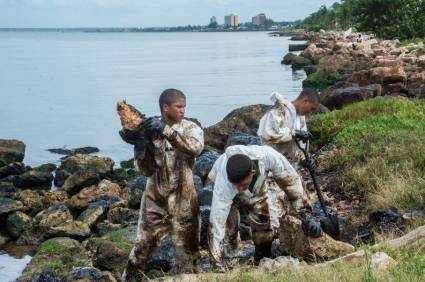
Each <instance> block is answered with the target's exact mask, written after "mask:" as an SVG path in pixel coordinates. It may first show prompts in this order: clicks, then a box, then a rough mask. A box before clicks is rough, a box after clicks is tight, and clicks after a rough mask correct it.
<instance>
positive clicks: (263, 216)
mask: <svg viewBox="0 0 425 282" xmlns="http://www.w3.org/2000/svg"><path fill="white" fill-rule="evenodd" d="M269 173H271V174H272V176H273V178H274V180H275V182H276V183H277V185H278V186H279V187H280V188H281V189H282V190H283V191H284V192H285V194H286V196H287V198H288V200H289V206H288V207H287V214H288V215H292V216H295V217H297V218H300V219H301V220H303V222H304V225H305V226H306V232H310V233H309V234H310V235H312V236H320V235H321V234H322V230H321V227H320V224H317V222H316V221H311V220H306V211H307V210H308V207H305V206H304V203H303V198H302V194H303V188H302V184H301V179H300V176H299V175H298V174H297V172H296V171H295V169H294V168H293V167H292V166H291V165H290V163H289V162H288V160H287V159H286V158H285V157H284V156H283V155H281V154H279V153H278V152H277V151H276V150H274V149H273V148H271V147H269V146H256V145H252V146H243V145H235V146H230V147H228V148H227V149H226V151H225V153H224V154H223V155H221V156H220V157H219V158H218V159H217V161H216V163H215V164H214V167H213V169H212V171H211V173H210V175H209V178H210V179H211V180H212V181H214V192H213V200H212V205H211V214H210V225H209V250H210V256H211V259H212V262H213V264H214V265H215V267H216V270H218V271H223V270H224V267H225V266H226V263H225V261H224V253H225V250H224V242H223V239H224V238H225V235H228V234H227V233H228V231H227V230H226V221H228V216H229V212H230V210H231V208H232V205H233V204H234V202H236V201H237V202H239V203H240V204H241V206H242V207H243V208H246V209H247V210H248V211H249V221H250V225H251V231H252V240H253V241H254V245H255V254H254V259H255V261H256V262H259V261H260V260H261V259H262V258H263V257H270V256H271V246H272V241H273V239H274V238H275V235H276V233H275V232H274V230H273V229H274V228H273V226H272V222H276V220H277V221H279V219H278V218H277V219H273V218H271V216H272V217H273V216H277V217H281V216H282V215H273V213H272V210H273V207H274V205H276V204H277V203H276V201H275V200H270V199H271V198H269V196H268V184H267V183H268V182H267V181H266V180H267V177H268V174H269ZM274 210H276V209H274ZM227 224H228V223H227ZM233 229H235V228H233ZM236 230H237V229H236ZM233 244H235V242H233ZM236 247H237V246H236Z"/></svg>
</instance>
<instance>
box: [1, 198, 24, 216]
mask: <svg viewBox="0 0 425 282" xmlns="http://www.w3.org/2000/svg"><path fill="white" fill-rule="evenodd" d="M23 209H24V205H23V204H22V202H20V201H15V200H12V199H9V198H0V215H2V214H7V213H12V212H15V211H21V210H23Z"/></svg>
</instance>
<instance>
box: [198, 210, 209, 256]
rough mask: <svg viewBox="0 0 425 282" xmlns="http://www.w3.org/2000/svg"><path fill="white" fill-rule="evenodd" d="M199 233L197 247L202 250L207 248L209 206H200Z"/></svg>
mask: <svg viewBox="0 0 425 282" xmlns="http://www.w3.org/2000/svg"><path fill="white" fill-rule="evenodd" d="M200 211H201V233H200V237H199V245H200V246H201V247H203V248H206V247H208V225H209V223H210V213H211V207H210V206H201V207H200Z"/></svg>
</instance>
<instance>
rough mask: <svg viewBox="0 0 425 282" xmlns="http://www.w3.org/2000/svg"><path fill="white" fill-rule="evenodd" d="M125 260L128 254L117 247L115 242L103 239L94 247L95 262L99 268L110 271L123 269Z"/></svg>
mask: <svg viewBox="0 0 425 282" xmlns="http://www.w3.org/2000/svg"><path fill="white" fill-rule="evenodd" d="M127 260H128V254H127V253H126V252H125V251H124V250H122V249H121V248H119V247H118V245H117V243H115V242H110V241H103V242H102V243H100V245H99V246H98V247H97V249H96V263H95V264H96V266H97V267H99V268H101V269H106V270H111V271H115V270H123V269H124V268H125V266H126V264H127ZM119 272H121V271H119ZM119 272H118V273H119Z"/></svg>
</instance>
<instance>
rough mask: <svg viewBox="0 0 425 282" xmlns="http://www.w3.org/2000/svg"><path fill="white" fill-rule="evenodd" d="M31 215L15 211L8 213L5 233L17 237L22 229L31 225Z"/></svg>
mask: <svg viewBox="0 0 425 282" xmlns="http://www.w3.org/2000/svg"><path fill="white" fill-rule="evenodd" d="M31 221H32V219H31V217H29V216H28V215H27V214H25V213H23V212H20V211H17V212H14V213H12V214H9V216H8V217H7V224H6V225H7V233H8V234H10V236H12V237H13V238H15V239H16V238H18V237H19V236H20V235H21V233H22V232H24V230H26V229H29V228H30V227H31Z"/></svg>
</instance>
